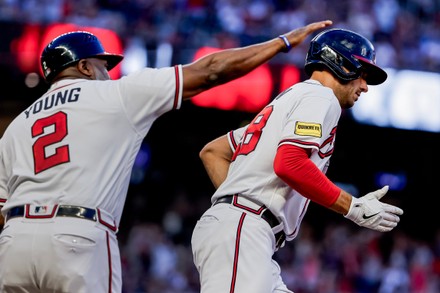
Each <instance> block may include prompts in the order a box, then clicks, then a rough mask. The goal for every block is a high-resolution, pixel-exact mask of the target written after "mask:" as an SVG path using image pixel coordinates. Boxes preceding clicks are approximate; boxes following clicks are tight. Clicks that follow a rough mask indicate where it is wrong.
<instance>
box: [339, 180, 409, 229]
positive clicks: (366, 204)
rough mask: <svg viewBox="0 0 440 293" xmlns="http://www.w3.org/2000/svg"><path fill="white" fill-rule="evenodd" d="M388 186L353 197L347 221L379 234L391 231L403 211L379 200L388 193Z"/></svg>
mask: <svg viewBox="0 0 440 293" xmlns="http://www.w3.org/2000/svg"><path fill="white" fill-rule="evenodd" d="M388 188H389V187H388V185H386V186H384V187H382V188H381V189H378V190H376V191H373V192H370V193H367V194H366V195H364V196H362V197H360V198H356V197H353V198H352V201H351V205H350V209H349V211H348V213H347V214H346V215H345V217H346V218H347V219H350V220H352V221H353V222H355V223H356V224H358V225H359V226H362V227H366V228H370V229H373V230H376V231H380V232H388V231H391V230H392V229H393V228H394V227H396V226H397V223H399V221H400V218H399V215H402V214H403V210H402V209H400V208H398V207H396V206H393V205H390V204H386V203H383V202H380V201H379V200H380V199H381V198H382V197H383V196H384V195H385V194H386V193H387V192H388Z"/></svg>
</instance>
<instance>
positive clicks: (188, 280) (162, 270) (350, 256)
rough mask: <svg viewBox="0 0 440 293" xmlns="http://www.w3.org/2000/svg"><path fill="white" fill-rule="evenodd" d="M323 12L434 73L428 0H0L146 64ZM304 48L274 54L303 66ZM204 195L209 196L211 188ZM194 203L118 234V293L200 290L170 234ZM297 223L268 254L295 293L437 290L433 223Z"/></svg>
mask: <svg viewBox="0 0 440 293" xmlns="http://www.w3.org/2000/svg"><path fill="white" fill-rule="evenodd" d="M323 19H331V20H333V22H334V27H342V28H349V29H351V30H354V31H357V32H359V33H361V34H362V35H364V36H366V37H367V38H369V39H371V40H372V41H373V43H374V44H375V46H376V49H377V63H378V64H379V65H380V66H382V67H391V68H396V69H414V70H423V71H435V72H440V54H438V52H439V50H440V1H435V0H356V1H353V0H339V1H331V0H328V1H325V0H290V1H289V0H278V1H277V0H272V1H271V0H0V21H2V22H26V23H39V24H49V23H59V22H69V23H75V24H77V25H80V26H96V27H103V28H108V29H111V30H113V31H115V32H116V33H118V35H119V36H121V38H122V39H123V41H124V43H125V47H126V48H129V47H130V46H132V45H137V46H141V47H143V48H145V50H146V52H148V62H147V63H148V65H149V66H154V67H156V66H159V65H160V66H162V65H163V66H165V65H170V64H178V63H187V62H190V61H191V60H192V57H193V53H194V52H195V51H196V50H197V49H198V48H200V47H201V46H213V47H218V48H230V47H236V46H244V45H248V44H253V43H255V42H259V41H264V40H267V39H270V38H272V37H274V36H277V35H279V34H281V33H283V32H286V31H289V30H291V29H293V28H297V27H300V26H303V25H305V24H307V23H310V22H313V21H317V20H323ZM307 47H308V44H307V43H305V44H302V45H301V46H300V47H299V48H297V49H295V50H292V52H291V53H289V54H283V55H280V56H279V57H277V58H278V59H276V60H278V61H279V62H290V63H294V64H296V65H298V66H300V67H301V66H302V65H303V62H304V57H305V54H306V50H307ZM160 48H171V50H172V54H170V56H171V57H170V58H169V59H167V60H166V62H163V60H159V59H160V58H158V56H160V54H158V51H159V50H160ZM145 193H147V191H145ZM129 196H130V195H129ZM132 196H133V197H136V196H137V195H132ZM147 196H148V195H147ZM139 198H140V197H139ZM204 200H205V201H206V203H205V204H209V195H207V196H206V195H205V198H204ZM192 211H193V212H192V213H190V214H189V215H188V214H178V213H177V214H176V213H172V212H171V211H169V212H168V213H166V217H165V216H164V219H163V220H162V221H156V222H149V221H139V222H138V223H137V224H136V225H133V226H132V227H130V228H129V229H128V227H126V229H128V230H124V231H121V232H120V233H121V252H122V261H123V272H124V276H123V278H124V282H125V283H124V293H147V292H148V293H193V292H198V289H199V284H198V275H197V271H196V269H195V267H194V265H193V263H192V256H191V248H190V232H188V231H191V229H192V227H186V230H185V231H186V233H185V234H184V235H183V236H182V235H181V237H179V238H178V241H177V240H176V235H179V233H180V234H182V233H183V232H182V231H183V228H182V223H185V222H189V223H191V224H194V219H196V218H198V217H199V216H200V210H198V209H193V210H192ZM125 213H130V210H128V211H125ZM182 217H183V218H182ZM185 217H187V218H190V219H191V220H190V221H187V219H186V220H185ZM305 221H306V222H305V224H304V226H303V227H302V230H301V232H300V235H299V237H298V238H297V239H296V240H295V241H293V242H290V243H288V244H287V245H286V246H285V247H284V248H282V249H281V250H280V251H278V252H277V253H276V255H275V258H276V259H277V260H278V261H279V263H280V265H281V267H282V271H283V274H284V280H285V282H286V283H287V285H288V286H289V287H290V288H292V289H294V290H295V293H312V292H313V293H367V292H379V293H397V292H399V293H438V292H440V230H439V231H427V233H431V234H432V237H431V239H434V241H430V242H427V241H423V240H418V239H413V238H411V237H409V236H408V235H405V234H403V233H399V232H398V231H397V232H393V233H389V234H387V235H384V234H379V233H376V232H372V231H369V230H367V229H364V228H358V227H353V225H352V224H351V223H346V224H343V223H338V224H335V225H332V224H328V223H327V224H326V226H325V231H324V233H322V235H320V237H316V236H313V237H312V235H313V225H308V222H307V216H306V219H305ZM321 224H322V225H323V226H324V223H321ZM435 233H439V235H435Z"/></svg>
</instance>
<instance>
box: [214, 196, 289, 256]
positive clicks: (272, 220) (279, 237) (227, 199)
mask: <svg viewBox="0 0 440 293" xmlns="http://www.w3.org/2000/svg"><path fill="white" fill-rule="evenodd" d="M233 202H234V195H226V196H223V197H220V198H219V199H217V201H216V202H215V203H214V205H216V204H218V203H229V204H232V203H233ZM262 207H263V208H264V211H263V212H262V213H261V215H260V216H261V218H262V219H263V220H265V221H266V222H267V223H268V224H269V226H270V227H271V228H273V227H276V226H278V225H279V224H281V223H280V221H279V220H278V219H277V217H275V215H274V214H273V213H272V212H271V211H270V210H269V209H268V208H266V207H265V206H262ZM245 210H247V211H249V210H248V209H245ZM284 240H286V234H285V233H284V231H283V230H281V231H280V232H278V233H276V234H275V245H276V247H277V248H279V247H280V246H281V245H282V244H283V242H284Z"/></svg>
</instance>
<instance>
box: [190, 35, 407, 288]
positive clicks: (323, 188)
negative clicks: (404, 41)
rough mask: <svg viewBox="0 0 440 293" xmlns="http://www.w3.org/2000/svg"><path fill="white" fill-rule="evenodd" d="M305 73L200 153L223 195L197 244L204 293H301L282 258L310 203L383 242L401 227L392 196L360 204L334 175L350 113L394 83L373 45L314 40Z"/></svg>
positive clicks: (358, 40)
mask: <svg viewBox="0 0 440 293" xmlns="http://www.w3.org/2000/svg"><path fill="white" fill-rule="evenodd" d="M305 70H306V72H307V73H308V74H309V75H310V79H308V80H305V81H303V82H301V83H298V84H295V85H293V86H291V87H290V88H288V89H287V90H285V91H284V92H282V93H280V94H279V95H278V96H277V97H276V98H275V99H274V100H273V101H272V102H271V103H270V104H268V105H267V106H266V107H265V108H264V109H263V110H262V111H261V112H260V113H259V114H258V115H256V116H255V118H254V119H253V121H251V122H250V123H249V124H248V125H247V126H245V127H242V128H239V129H236V130H234V131H231V132H229V133H228V134H227V135H224V136H222V137H219V138H217V139H215V140H213V141H212V142H210V143H208V144H207V145H206V146H205V147H204V148H203V149H202V151H201V153H200V157H201V159H202V161H203V164H204V166H205V168H206V170H207V173H208V175H209V177H210V179H211V180H212V182H213V184H214V186H215V187H216V192H215V193H214V195H213V196H212V199H211V201H212V206H211V207H210V208H209V209H208V210H207V211H206V212H205V213H204V214H203V215H202V217H201V218H200V220H199V221H198V222H197V224H196V226H195V228H194V231H193V236H192V250H193V258H194V263H195V265H196V267H197V269H198V271H199V274H200V282H201V292H202V293H214V292H230V293H247V292H252V293H268V292H292V291H290V290H289V289H288V288H286V286H285V284H284V282H283V280H282V278H281V277H280V267H279V266H278V264H277V263H276V262H275V261H274V260H273V259H272V256H273V253H274V252H275V251H276V250H278V249H279V248H280V247H282V246H283V245H284V243H285V241H290V240H293V239H294V238H295V237H296V236H297V235H298V232H299V228H300V224H301V221H302V219H303V217H304V215H305V213H306V211H307V207H308V205H309V203H310V201H313V202H315V203H318V204H320V205H322V206H324V207H327V208H328V209H330V210H333V211H335V212H337V213H340V214H342V215H344V216H345V217H346V218H347V219H350V220H352V221H353V222H355V223H356V224H358V225H360V226H363V227H367V228H370V229H373V230H377V231H381V232H386V231H390V230H392V229H393V228H394V227H396V225H397V223H398V222H399V220H400V218H399V215H401V214H402V213H403V211H402V210H401V209H400V208H398V207H395V206H392V205H389V204H386V203H383V202H381V201H380V199H381V197H382V196H384V195H385V194H386V193H387V190H388V187H387V186H385V187H383V188H381V189H379V190H376V191H373V192H371V193H368V194H367V195H365V196H363V197H360V198H355V197H353V196H352V195H350V194H349V193H347V192H346V191H344V190H342V189H341V188H339V187H337V186H336V185H335V184H334V183H332V182H331V181H330V180H329V179H328V178H327V177H326V175H325V173H326V171H327V168H328V166H329V159H330V157H331V155H332V153H333V149H334V143H335V137H336V129H337V125H338V120H339V118H340V115H341V111H342V109H348V108H350V107H352V106H353V105H354V104H355V102H356V101H357V100H358V99H359V97H360V95H361V93H364V92H367V91H368V85H378V84H381V83H383V82H384V81H385V80H386V78H387V74H386V73H385V71H384V70H382V69H381V68H379V67H378V66H376V64H375V50H374V47H373V45H372V44H371V43H370V41H369V40H367V39H366V38H364V37H363V36H361V35H359V34H357V33H355V32H352V31H348V30H344V29H329V30H325V31H323V32H321V33H319V34H318V35H317V36H315V37H314V38H313V39H312V41H311V43H310V48H309V51H308V53H307V57H306V62H305Z"/></svg>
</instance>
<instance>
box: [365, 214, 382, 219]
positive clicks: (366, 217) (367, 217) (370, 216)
mask: <svg viewBox="0 0 440 293" xmlns="http://www.w3.org/2000/svg"><path fill="white" fill-rule="evenodd" d="M378 214H379V213H375V214H372V215H368V216H367V215H366V214H363V215H362V218H363V219H365V220H367V219H369V218H372V217H374V216H376V215H378Z"/></svg>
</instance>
